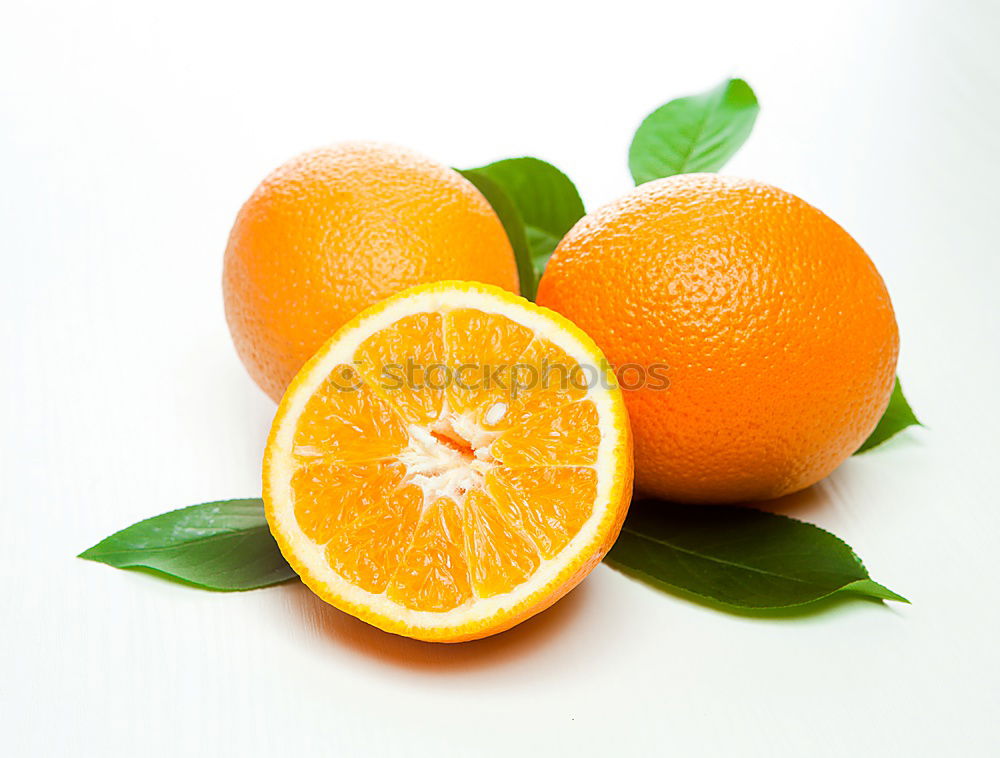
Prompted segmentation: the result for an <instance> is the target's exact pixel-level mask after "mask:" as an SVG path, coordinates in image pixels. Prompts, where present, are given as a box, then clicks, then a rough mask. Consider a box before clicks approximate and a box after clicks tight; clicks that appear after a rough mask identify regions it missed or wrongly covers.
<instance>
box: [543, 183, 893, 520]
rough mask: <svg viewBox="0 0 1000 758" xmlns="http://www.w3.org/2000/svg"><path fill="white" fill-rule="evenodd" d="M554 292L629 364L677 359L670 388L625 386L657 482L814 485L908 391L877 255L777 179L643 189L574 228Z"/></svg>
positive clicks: (685, 498) (646, 480) (675, 488)
mask: <svg viewBox="0 0 1000 758" xmlns="http://www.w3.org/2000/svg"><path fill="white" fill-rule="evenodd" d="M537 301H538V303H539V305H544V306H546V307H548V308H552V309H553V310H555V311H558V312H559V313H562V314H563V315H565V316H567V317H568V318H569V319H570V320H571V321H574V322H575V323H576V324H577V325H578V326H579V327H580V328H581V329H583V330H584V331H585V332H587V333H588V334H589V335H590V336H591V337H593V339H594V341H595V342H597V344H598V346H599V347H600V348H601V350H602V351H603V352H604V353H605V355H606V356H607V357H608V360H609V361H610V362H611V363H612V364H613V365H615V366H616V367H618V368H619V371H621V367H622V366H623V365H624V364H627V363H635V364H640V365H642V366H650V365H652V364H656V363H664V364H667V366H669V368H668V369H667V370H666V375H667V377H668V379H669V387H668V388H666V389H662V390H656V389H653V388H651V387H643V388H637V389H632V390H630V391H627V392H625V402H626V405H627V407H628V410H629V418H630V420H631V424H632V431H633V435H634V441H635V486H636V490H637V492H639V493H641V494H644V495H649V496H655V497H660V498H663V499H668V500H674V501H680V502H692V503H731V502H740V501H751V500H764V499H770V498H775V497H779V496H781V495H785V494H788V493H791V492H795V491H797V490H800V489H803V488H805V487H808V486H810V485H811V484H814V483H815V482H817V481H819V480H820V479H822V478H823V477H825V476H826V475H827V474H829V473H830V472H831V471H833V470H834V469H835V468H836V467H837V466H838V465H839V464H840V463H841V462H843V461H844V460H845V459H846V458H847V457H848V456H850V455H851V454H852V453H853V452H854V451H855V450H857V448H858V447H859V446H860V445H861V443H862V442H863V441H864V440H865V439H866V438H867V436H868V435H869V433H870V432H871V431H872V430H873V429H874V427H875V425H876V424H877V423H878V420H879V418H880V417H881V415H882V413H883V412H884V410H885V408H886V406H887V405H888V402H889V396H890V394H891V392H892V388H893V383H894V377H895V370H896V357H897V354H898V350H899V333H898V330H897V326H896V319H895V315H894V314H893V310H892V304H891V302H890V300H889V294H888V292H887V291H886V288H885V284H884V283H883V281H882V278H881V276H880V275H879V273H878V271H876V269H875V266H874V264H873V263H872V261H871V259H869V257H868V256H867V254H866V253H865V252H864V250H862V249H861V247H860V246H859V245H858V244H857V243H856V242H855V241H854V240H853V239H852V238H851V237H850V236H849V235H848V234H847V232H845V231H844V230H843V229H842V228H841V227H840V226H838V225H837V224H836V223H835V222H833V221H832V220H831V219H830V218H828V217H827V216H826V215H824V214H823V213H822V212H820V211H819V210H817V209H816V208H813V207H812V206H811V205H809V204H808V203H806V202H804V201H803V200H801V199H799V198H797V197H795V196H794V195H791V194H789V193H787V192H784V191H782V190H780V189H778V188H777V187H773V186H770V185H767V184H762V183H760V182H756V181H752V180H748V179H739V178H734V177H727V176H719V175H716V174H687V175H681V176H675V177H670V178H667V179H661V180H658V181H654V182H650V183H648V184H644V185H642V186H640V187H638V188H636V189H635V190H634V191H633V192H631V193H630V194H628V195H626V196H625V197H623V198H621V199H619V200H617V201H615V202H612V203H610V204H609V205H606V206H604V207H603V208H601V209H599V210H597V211H596V212H594V213H592V214H590V215H589V216H587V217H585V218H583V219H581V220H580V222H579V223H577V225H576V226H575V227H573V229H571V230H570V232H569V233H568V234H567V236H566V237H565V238H564V239H563V241H562V242H561V243H560V244H559V246H558V248H557V249H556V251H555V254H554V255H553V256H552V259H551V260H550V262H549V264H548V267H547V268H546V271H545V274H544V276H543V277H542V280H541V282H540V285H539V288H538V298H537ZM636 376H637V374H636V372H635V371H634V370H633V371H631V373H622V374H620V377H621V378H622V379H623V382H622V383H623V385H629V384H630V382H634V381H635V379H636ZM623 388H624V387H623Z"/></svg>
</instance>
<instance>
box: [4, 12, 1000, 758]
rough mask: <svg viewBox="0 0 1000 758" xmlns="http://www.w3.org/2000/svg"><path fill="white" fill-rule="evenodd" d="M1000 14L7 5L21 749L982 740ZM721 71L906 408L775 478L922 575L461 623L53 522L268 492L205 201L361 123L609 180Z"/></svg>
mask: <svg viewBox="0 0 1000 758" xmlns="http://www.w3.org/2000/svg"><path fill="white" fill-rule="evenodd" d="M997 39H1000V12H998V6H997V5H996V4H993V3H989V2H985V1H984V2H981V3H973V2H949V3H938V2H933V1H932V0H921V1H916V0H915V1H913V2H903V1H900V2H870V3H850V2H848V3H845V2H836V3H832V2H827V3H802V2H795V3H788V4H773V3H761V2H733V3H726V4H713V3H692V2H684V3H674V2H655V3H654V2H650V3H632V2H623V1H622V0H617V1H616V2H610V3H601V4H596V3H591V4H588V3H583V2H573V3H565V4H556V3H544V2H541V1H540V0H533V1H532V2H525V3H521V2H503V3H490V4H485V3H476V2H457V3H452V4H434V3H427V2H409V3H399V4H398V5H387V4H382V3H375V2H370V3H364V2H358V1H357V0H355V1H354V2H350V3H342V2H335V1H333V0H326V1H325V2H318V3H314V4H304V3H295V2H281V3H271V4H255V3H250V2H247V1H246V0H242V1H241V2H233V3H225V4H223V3H210V2H206V0H199V1H198V2H169V3H157V4H155V5H154V4H151V3H143V2H137V1H136V0H128V1H125V2H120V3H110V2H97V3H86V4H85V3H65V4H59V3H51V2H40V1H39V0H31V1H30V2H28V1H21V0H15V1H14V2H11V0H5V1H4V3H3V12H2V21H0V255H2V267H0V329H2V345H3V353H2V355H3V368H2V372H0V392H2V395H0V408H2V414H3V415H2V419H0V424H2V434H0V483H2V508H3V530H2V534H3V536H2V538H0V539H2V543H3V544H2V549H0V569H2V577H3V580H4V588H5V589H4V593H3V597H4V600H3V604H2V607H3V609H4V610H3V623H2V625H0V641H2V647H0V650H2V653H0V655H2V661H3V686H2V687H0V722H2V723H0V733H2V734H3V742H4V743H5V747H4V752H5V754H7V755H11V756H35V755H70V754H77V755H103V756H127V755H140V754H141V755H150V756H167V755H199V756H200V755H213V756H214V755H268V754H270V755H294V754H297V753H298V754H305V755H317V754H330V755H341V756H354V755H421V754H426V755H435V756H450V755H461V756H468V755H486V756H492V755H509V754H515V755H540V754H550V755H572V754H579V755H598V754H602V753H608V754H614V755H627V756H631V755H645V754H651V755H675V756H701V755H705V756H709V755H712V756H718V755H740V756H756V755H761V756H763V755H768V756H770V755H783V756H784V755H788V756H801V755H830V756H834V755H836V756H840V755H849V754H852V755H862V756H886V755H893V756H895V755H900V756H903V755H905V756H940V755H961V756H985V755H988V754H991V753H992V754H993V755H996V754H997V750H998V749H1000V747H998V728H997V725H996V722H995V719H996V715H997V708H998V705H1000V698H998V686H1000V685H998V681H1000V654H998V649H997V645H998V640H997V636H998V621H1000V615H998V611H997V606H996V599H995V598H996V594H997V583H996V580H997V578H998V571H997V557H996V556H997V538H998V526H1000V516H998V513H1000V501H998V498H997V494H996V485H995V474H994V472H995V470H996V467H997V457H998V456H997V454H998V452H1000V450H998V444H997V432H998V430H997V421H998V407H1000V404H998V400H997V396H998V390H997V387H998V382H1000V362H998V361H1000V359H998V347H1000V340H998V310H1000V309H998V306H997V301H998V295H997V288H998V287H997V283H998V275H1000V264H998V261H1000V249H998V239H1000V209H998V201H1000V197H998V194H997V187H998V184H997V177H998V175H1000V173H998V168H1000V160H998V159H1000V148H998V145H1000V97H998V95H1000V65H998V64H1000V55H998V53H997V49H998V48H997ZM728 75H740V76H743V77H745V78H746V79H748V80H749V82H750V83H751V84H752V85H753V86H754V88H755V89H756V91H757V93H758V95H759V97H760V100H761V104H762V112H761V115H760V118H759V120H758V122H757V127H756V130H755V132H754V134H753V136H752V137H751V139H750V141H749V143H748V144H747V145H746V147H745V149H744V150H743V151H742V152H741V153H740V154H739V156H737V158H736V159H735V160H733V161H732V163H731V164H730V166H729V167H727V169H726V170H727V171H730V172H732V173H738V174H744V175H750V176H754V177H757V178H759V179H763V180H768V181H771V182H773V183H775V184H778V185H780V186H782V187H784V188H786V189H789V190H791V191H794V192H796V193H798V194H801V195H802V196H804V197H805V198H806V199H808V200H809V201H811V202H813V203H814V204H816V205H818V206H819V207H820V208H823V209H824V210H825V211H827V212H828V213H829V214H830V215H831V216H832V217H833V218H835V219H836V220H838V221H839V222H840V223H841V224H843V225H844V226H845V227H846V228H847V229H848V230H849V231H850V232H851V233H852V234H853V235H854V236H855V237H856V238H857V239H858V240H859V241H860V242H861V244H862V245H863V246H864V247H865V248H866V249H867V250H868V251H869V253H870V254H871V256H872V257H873V258H874V260H875V262H876V263H877V265H878V266H879V268H880V270H881V271H882V273H883V274H884V276H885V278H886V281H887V283H888V286H889V289H890V292H891V293H892V296H893V299H894V302H895V306H896V311H897V315H898V319H899V323H900V329H901V333H902V355H901V362H900V374H901V376H902V377H903V381H904V384H905V387H906V390H907V392H908V395H909V397H910V400H911V401H912V403H913V406H914V408H915V409H916V410H917V412H918V413H919V415H920V416H921V418H922V419H923V420H924V422H925V423H926V424H927V428H926V429H920V430H915V431H911V432H908V433H906V434H905V435H904V436H903V437H902V438H900V439H898V440H896V441H894V442H893V443H892V444H890V445H888V446H886V447H884V448H883V449H880V450H878V451H876V452H873V453H871V454H868V455H865V456H863V457H858V458H854V459H852V460H850V461H849V462H848V463H846V464H845V465H844V466H843V467H842V468H841V469H840V470H838V471H837V472H836V473H835V474H834V475H833V476H832V477H831V478H830V479H829V480H828V481H825V482H823V483H822V484H820V485H818V486H816V487H814V488H813V489H812V490H810V491H807V492H805V493H802V494H800V495H797V496H793V497H791V498H787V499H785V500H783V501H781V502H779V503H776V504H775V506H774V507H775V508H776V509H779V510H781V511H783V512H786V513H790V514H793V515H796V516H798V517H801V518H804V519H807V520H810V521H813V522H815V523H818V524H821V525H823V526H825V527H827V528H829V529H831V530H833V531H834V532H836V533H837V534H839V535H841V536H842V537H844V538H845V539H846V540H847V541H848V542H850V543H851V544H852V545H853V546H854V547H855V548H856V549H857V550H858V552H859V553H860V554H861V555H862V556H863V557H864V558H865V560H866V562H867V565H868V567H869V569H870V570H871V572H872V574H873V576H874V577H875V578H876V579H877V580H879V581H881V582H884V583H885V584H887V585H888V586H889V587H892V588H893V589H895V590H897V591H899V592H901V593H903V594H905V595H907V596H908V597H910V598H911V599H912V600H913V605H912V606H901V605H898V604H893V605H880V604H878V603H873V602H866V601H861V600H854V601H848V602H836V603H828V604H826V605H824V606H823V607H821V608H820V609H818V610H816V611H815V612H813V613H811V614H809V615H806V616H800V617H795V618H782V617H774V618H748V617H739V616H733V615H726V614H723V613H720V612H718V611H715V610H711V609H709V608H706V607H702V606H699V605H695V604H692V603H690V602H687V601H684V600H681V599H679V598H675V597H672V596H669V595H665V594H661V593H659V592H657V591H655V590H653V589H651V588H649V587H647V586H645V585H643V584H640V583H637V582H635V581H633V580H630V579H628V578H626V577H624V576H622V575H620V574H617V573H615V572H614V571H612V570H611V569H609V568H607V567H605V566H601V567H599V568H598V569H597V570H596V571H595V572H594V573H593V574H592V575H591V577H590V578H589V579H588V580H587V581H586V582H585V583H584V584H583V585H582V586H581V587H580V588H579V589H578V590H577V591H575V592H573V593H572V595H571V596H570V597H568V598H567V599H566V600H564V601H563V602H561V603H559V604H558V605H557V606H556V607H555V608H554V609H553V610H551V611H549V612H547V613H545V614H543V615H542V616H540V617H538V618H536V619H534V620H532V621H529V622H527V623H525V624H523V625H522V626H521V627H519V628H517V629H515V630H513V631H511V632H508V633H506V634H503V635H500V636H499V637H496V638H493V639H489V640H486V641H482V642H478V643H470V644H465V645H460V646H433V645H427V644H422V643H417V642H412V641H409V640H405V639H402V638H397V637H392V636H389V635H386V634H383V633H381V632H379V631H377V630H374V629H372V628H370V627H368V626H366V625H364V624H362V623H360V622H358V621H355V620H354V619H352V618H350V617H348V616H346V615H344V614H341V613H339V612H337V611H335V610H333V609H332V608H330V607H327V606H325V605H324V604H322V603H321V602H320V601H318V600H317V599H315V598H314V597H313V596H312V595H311V594H310V593H309V592H308V591H307V590H305V589H304V588H303V587H302V586H301V585H296V584H291V585H286V586H281V587H277V588H272V589H266V590H260V591H255V592H247V593H242V594H240V593H236V594H220V593H208V592H201V591H197V590H193V589H188V588H185V587H182V586H179V585H177V584H172V583H169V582H166V581H162V580H158V579H156V578H154V577H151V576H148V575H142V574H137V573H133V572H125V571H116V570H114V569H111V568H108V567H106V566H103V565H99V564H95V563H87V562H84V561H81V560H77V559H76V558H74V557H73V556H74V555H75V554H76V553H78V552H79V551H80V550H82V549H83V548H86V547H88V546H90V545H91V544H93V543H94V542H96V541H98V540H99V539H100V538H102V537H104V536H106V535H107V534H109V533H111V532H113V531H115V530H117V529H119V528H121V527H123V526H125V525H127V524H129V523H132V522H134V521H136V520H138V519H140V518H143V517H146V516H150V515H153V514H156V513H159V512H162V511H165V510H168V509H172V508H175V507H178V506H182V505H188V504H191V503H196V502H203V501H207V500H213V499H220V498H227V497H236V496H254V495H257V494H259V462H260V457H261V452H262V449H263V442H264V437H265V433H266V431H267V428H268V425H269V422H270V417H271V415H272V413H273V410H274V408H273V405H272V404H271V402H270V401H269V400H267V399H266V398H265V397H264V395H263V394H262V393H261V392H260V391H259V390H258V389H257V388H256V387H255V386H254V385H253V384H252V382H251V381H250V379H249V378H248V377H247V375H246V374H245V372H244V370H243V368H242V366H241V365H240V363H239V362H238V360H237V358H236V355H235V353H234V351H233V349H232V347H231V344H230V341H229V335H228V333H227V330H226V326H225V322H224V319H223V312H222V298H221V293H220V273H221V265H222V252H223V248H224V246H225V241H226V235H227V233H228V229H229V225H230V224H231V223H232V220H233V218H234V215H235V213H236V211H237V209H238V208H239V206H240V204H241V203H242V201H243V200H244V199H245V198H246V196H247V195H248V194H249V193H250V192H251V190H252V189H253V187H254V186H255V185H256V183H257V182H258V181H259V180H260V179H261V178H262V177H263V176H264V174H266V173H267V172H268V171H269V170H270V169H272V168H273V167H275V166H276V165H278V164H279V163H281V162H282V161H284V160H286V159H287V158H289V157H291V156H292V155H294V154H296V153H298V152H300V151H302V150H305V149H308V148H311V147H315V146H319V145H323V144H325V143H329V142H334V141H338V140H342V139H348V138H372V139H382V140H389V141H394V142H398V143H401V144H405V145H408V146H411V147H413V148H416V149H418V150H420V151H422V152H425V153H427V154H428V155H430V156H433V157H435V158H437V159H439V160H441V161H443V162H446V163H448V164H451V165H455V166H473V165H480V164H482V163H485V162H488V161H490V160H494V159H497V158H501V157H508V156H516V155H523V154H530V155H537V156H538V157H541V158H544V159H546V160H549V161H551V162H553V163H555V164H556V165H558V166H559V167H561V168H562V169H563V170H565V171H566V172H567V173H569V174H570V175H571V176H572V177H573V178H574V179H575V180H576V182H577V184H578V185H579V187H580V189H581V192H582V194H583V196H584V199H585V201H586V202H587V205H588V207H589V208H593V207H595V206H596V205H598V204H600V203H603V202H605V201H607V200H610V199H612V198H614V197H615V196H617V195H619V194H621V193H623V192H625V191H627V190H628V189H629V187H630V182H629V177H628V173H627V171H626V161H625V156H626V150H627V147H628V142H629V139H630V137H631V134H632V131H633V129H634V128H635V126H636V125H637V124H638V122H639V121H640V120H641V118H642V117H643V116H644V115H645V114H646V113H647V112H648V111H650V110H651V109H652V108H654V107H655V106H657V105H659V104H660V103H662V102H663V101H665V100H667V99H669V98H671V97H674V96H677V95H681V94H687V93H690V92H694V91H698V90H702V89H705V88H707V87H710V86H712V85H714V84H716V83H717V82H718V81H719V80H721V79H722V78H723V77H725V76H728Z"/></svg>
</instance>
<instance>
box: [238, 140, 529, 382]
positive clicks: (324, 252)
mask: <svg viewBox="0 0 1000 758" xmlns="http://www.w3.org/2000/svg"><path fill="white" fill-rule="evenodd" d="M442 279H460V280H472V281H478V282H485V283H487V284H494V285H497V286H499V287H502V288H504V289H506V290H508V291H510V292H513V293H515V294H517V293H518V291H519V290H518V279H517V264H516V263H515V260H514V253H513V251H512V249H511V247H510V243H509V242H508V240H507V235H506V233H505V232H504V229H503V226H502V225H501V223H500V220H499V219H498V218H497V216H496V214H495V213H494V212H493V209H492V208H491V207H490V205H489V203H488V202H487V201H486V199H485V198H484V197H483V196H482V195H481V194H480V193H479V191H478V190H477V189H476V188H475V187H474V186H473V185H472V184H471V183H470V182H469V181H467V180H466V179H465V178H464V177H462V176H461V175H460V174H459V173H458V172H456V171H454V170H452V169H450V168H448V167H447V166H444V165H442V164H439V163H435V162H434V161H431V160H429V159H427V158H424V157H423V156H421V155H418V154H416V153H414V152H411V151H410V150H406V149H404V148H400V147H394V146H389V145H382V144H376V143H345V144H341V145H336V146H334V147H328V148H324V149H321V150H314V151H312V152H308V153H305V154H303V155H300V156H299V157H297V158H294V159H292V160H291V161H289V162H288V163H286V164H284V165H283V166H281V167H280V168H278V169H277V170H276V171H274V172H273V173H272V174H271V175H270V176H268V177H267V178H266V179H265V180H264V181H263V182H262V183H261V184H260V186H259V187H257V189H256V191H254V193H253V195H251V197H250V199H249V200H247V202H246V203H245V204H244V205H243V208H242V209H241V210H240V212H239V215H238V216H237V218H236V223H235V224H234V225H233V229H232V232H231V233H230V235H229V244H228V246H227V247H226V257H225V265H224V272H223V291H224V296H225V304H226V320H227V321H228V322H229V329H230V332H231V333H232V336H233V342H234V343H235V344H236V350H237V352H238V353H239V355H240V358H241V359H242V360H243V363H244V365H245V366H246V367H247V370H248V371H249V372H250V375H251V376H252V377H253V379H254V381H256V382H257V384H258V385H260V387H261V389H263V390H264V391H265V392H266V393H267V394H268V395H270V396H271V397H272V398H273V399H274V400H276V401H277V400H280V399H281V395H282V393H283V392H284V391H285V387H287V386H288V383H289V382H290V381H291V380H292V377H294V376H295V374H296V372H297V371H298V370H299V369H300V368H301V367H302V365H303V364H304V363H305V362H306V360H308V359H309V357H310V356H312V354H313V353H314V352H316V350H317V349H318V348H319V347H320V346H321V345H322V344H323V343H324V342H325V341H326V340H327V338H329V337H330V335H332V334H333V333H334V332H335V331H336V330H337V329H338V328H339V327H341V326H342V325H343V324H345V323H346V322H347V321H348V320H350V319H351V318H353V317H354V316H355V315H356V314H357V313H359V312H360V311H361V310H363V309H364V308H367V307H368V306H370V305H372V304H374V303H376V302H378V301H379V300H382V299H383V298H385V297H388V296H389V295H392V294H394V293H396V292H398V291H400V290H402V289H405V288H407V287H411V286H413V285H416V284H422V283H425V282H434V281H439V280H442Z"/></svg>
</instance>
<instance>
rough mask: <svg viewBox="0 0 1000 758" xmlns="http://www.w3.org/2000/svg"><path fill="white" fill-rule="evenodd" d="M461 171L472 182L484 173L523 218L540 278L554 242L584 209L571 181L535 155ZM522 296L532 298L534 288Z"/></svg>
mask: <svg viewBox="0 0 1000 758" xmlns="http://www.w3.org/2000/svg"><path fill="white" fill-rule="evenodd" d="M462 174H463V175H464V176H465V177H466V178H468V179H469V180H470V181H472V182H473V183H475V180H474V179H473V176H475V177H482V176H485V177H487V178H488V179H490V180H492V181H493V183H494V184H496V185H499V186H500V187H501V188H502V189H503V191H504V192H505V193H506V195H507V197H508V198H509V199H510V200H511V201H512V202H513V204H514V206H515V207H516V208H517V211H518V213H519V214H520V215H521V218H522V220H523V221H524V232H525V236H526V237H527V241H528V247H529V249H530V251H531V259H532V263H533V267H534V271H535V278H536V280H537V279H539V278H541V275H542V272H543V271H544V270H545V265H546V264H547V263H548V262H549V257H550V256H551V255H552V251H553V250H555V249H556V245H558V244H559V241H560V240H561V239H562V238H563V237H564V236H565V234H566V232H568V231H569V230H570V229H571V228H572V226H573V224H575V223H576V222H577V221H579V220H580V218H582V217H583V214H584V213H585V212H586V211H585V210H584V207H583V200H581V199H580V193H579V192H577V190H576V187H575V186H574V185H573V182H572V181H570V179H569V177H568V176H566V174H564V173H563V172H562V171H560V170H559V169H557V168H556V167H555V166H553V165H552V164H551V163H546V162H545V161H542V160H539V159H538V158H508V159H507V160H502V161H496V162H495V163H490V164H488V165H486V166H480V167H479V168H474V169H469V170H468V171H463V172H462ZM470 174H471V176H470ZM477 186H478V185H477ZM483 194H484V195H485V194H486V193H485V192H484V193H483ZM487 199H489V195H487ZM491 202H492V201H491ZM494 207H495V206H494ZM497 215H499V211H497ZM501 220H502V219H501ZM522 294H524V293H523V292H522ZM525 297H530V298H531V299H534V289H532V290H531V295H530V296H529V295H525Z"/></svg>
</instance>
